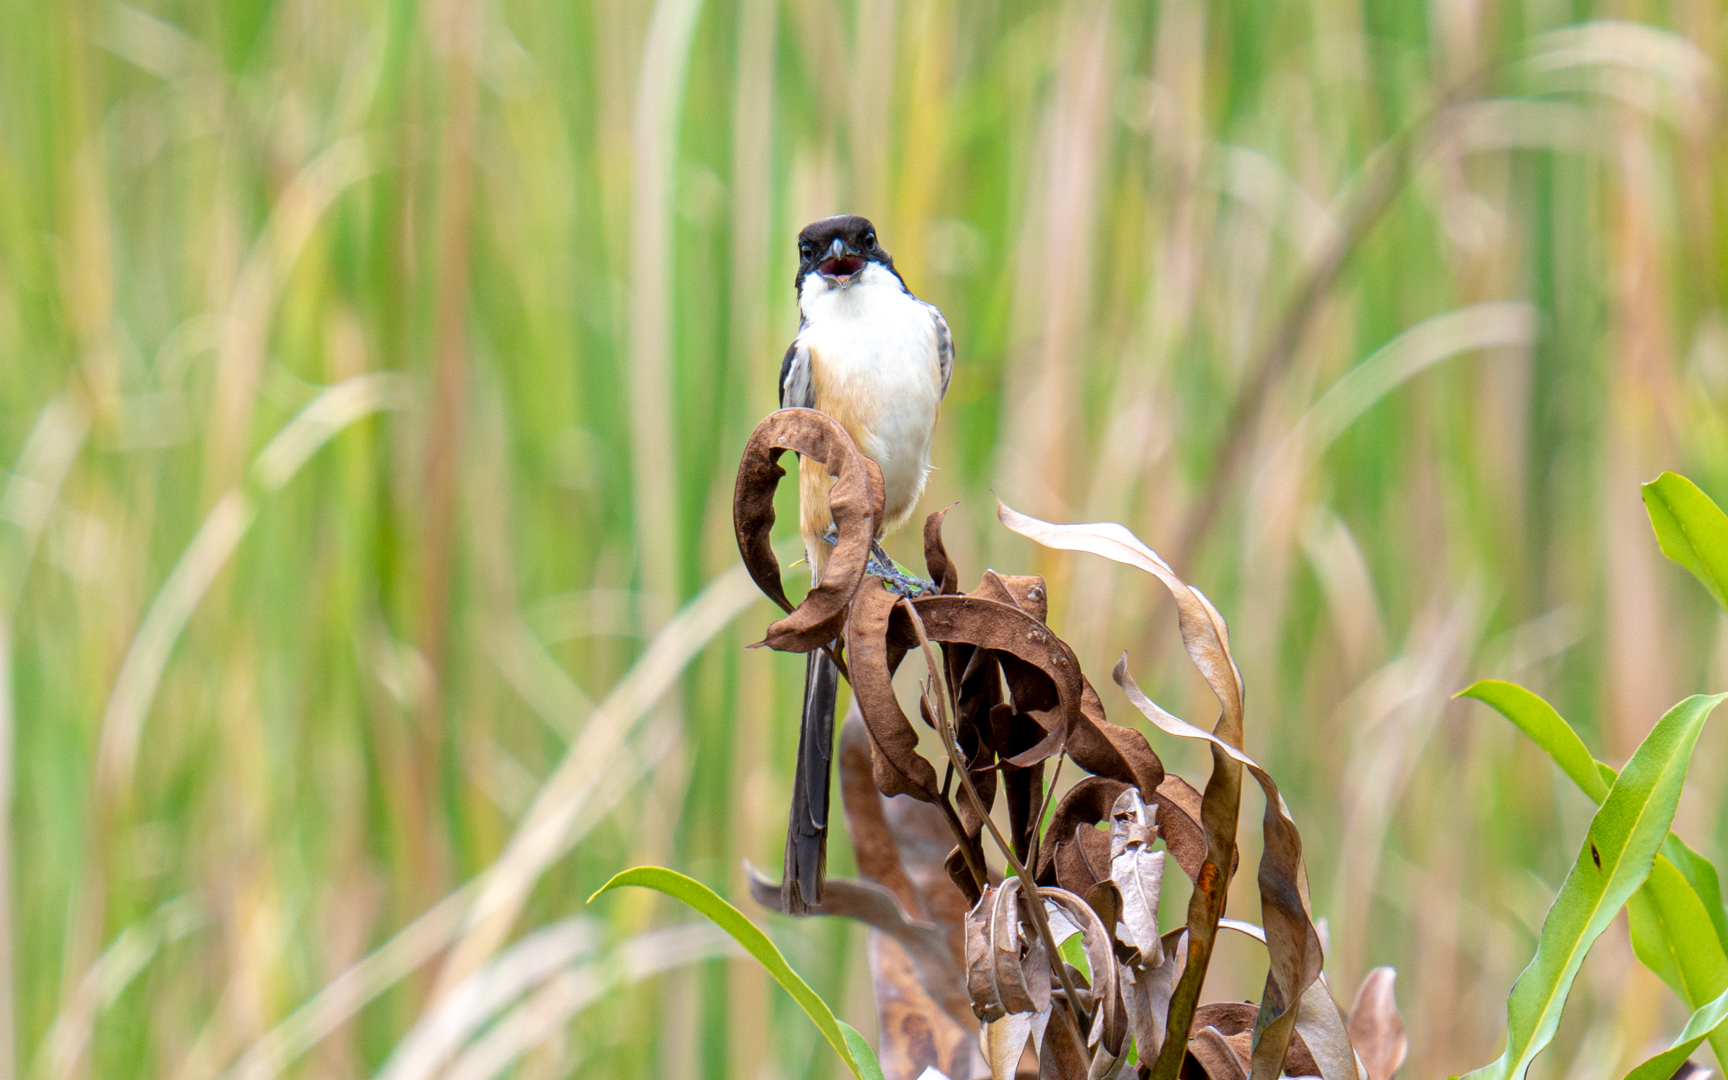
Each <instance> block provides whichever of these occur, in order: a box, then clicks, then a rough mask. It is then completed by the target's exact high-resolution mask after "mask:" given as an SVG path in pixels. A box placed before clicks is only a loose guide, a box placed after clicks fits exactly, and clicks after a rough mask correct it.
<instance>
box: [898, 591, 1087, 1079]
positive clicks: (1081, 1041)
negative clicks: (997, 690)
mask: <svg viewBox="0 0 1728 1080" xmlns="http://www.w3.org/2000/svg"><path fill="white" fill-rule="evenodd" d="M900 602H901V603H902V604H904V605H905V606H906V611H907V613H908V614H910V615H911V616H912V629H913V630H914V631H916V632H917V634H918V647H919V648H920V649H922V650H923V651H924V662H925V664H926V665H927V666H928V667H929V669H930V682H929V684H928V685H927V686H926V687H924V688H923V696H924V702H925V706H926V708H927V709H928V710H929V712H930V713H931V715H933V716H935V717H936V730H937V732H938V733H939V734H940V735H941V736H942V746H943V749H945V750H946V751H947V752H948V760H949V762H950V763H952V764H953V765H954V771H955V772H956V773H958V774H959V775H960V784H961V786H962V787H963V788H965V790H966V796H967V798H969V799H971V800H972V808H973V809H974V810H976V811H977V812H978V816H979V817H980V818H982V819H983V821H984V827H985V828H987V829H989V830H990V836H991V838H992V839H994V840H995V841H996V846H997V847H998V848H1000V849H1001V851H1002V855H1003V857H1004V858H1006V859H1007V860H1008V865H1010V866H1012V867H1013V868H1014V876H1015V877H1017V878H1019V879H1020V892H1021V898H1022V899H1023V900H1025V901H1026V913H1027V914H1028V915H1030V916H1031V918H1032V923H1033V925H1034V926H1036V927H1037V928H1038V936H1039V938H1040V939H1042V940H1043V942H1044V952H1045V954H1046V955H1047V956H1048V957H1049V958H1050V970H1051V971H1053V972H1055V973H1056V977H1057V978H1058V979H1059V980H1061V983H1062V994H1063V996H1064V997H1066V998H1067V999H1068V1009H1069V1015H1068V1017H1067V1022H1068V1024H1069V1027H1070V1031H1069V1034H1071V1035H1072V1036H1073V1037H1074V1045H1075V1046H1082V1047H1083V1046H1085V1045H1086V1038H1085V1036H1084V1035H1083V1034H1082V1029H1083V1028H1084V1027H1085V1026H1086V1024H1087V1023H1089V1018H1088V1016H1087V1013H1086V1010H1085V1008H1084V1007H1082V1006H1081V1004H1080V992H1079V991H1078V990H1076V989H1075V988H1074V980H1073V978H1072V977H1070V976H1069V974H1068V965H1067V964H1065V963H1063V961H1062V954H1061V953H1060V952H1058V951H1057V950H1056V938H1055V935H1053V934H1051V933H1050V922H1049V920H1048V919H1046V918H1045V917H1044V904H1043V901H1042V899H1041V898H1040V896H1039V895H1038V883H1037V882H1036V881H1034V880H1032V874H1031V872H1030V871H1028V870H1027V869H1026V864H1025V863H1023V862H1021V861H1020V859H1019V858H1018V857H1017V856H1016V855H1015V854H1014V845H1012V844H1010V843H1009V842H1008V841H1007V839H1006V838H1005V837H1004V836H1003V835H1002V832H1001V830H1000V829H998V828H997V827H996V822H995V821H994V820H993V819H992V818H991V817H990V811H989V809H988V808H987V807H985V805H984V800H983V799H982V798H980V797H979V795H978V789H977V788H976V787H974V786H973V785H972V773H971V770H969V769H968V768H967V767H966V758H965V756H964V755H963V754H962V753H961V751H960V740H959V739H957V738H956V737H955V735H954V728H953V725H952V724H950V723H949V719H948V706H947V701H946V700H945V695H944V694H938V695H937V698H936V703H935V707H934V708H930V707H929V706H930V691H929V687H931V686H934V687H937V688H938V689H942V688H943V687H944V686H945V684H944V683H943V682H942V679H941V672H940V665H939V664H937V663H936V653H935V651H934V650H933V649H931V648H930V638H929V636H928V635H926V634H925V632H924V620H923V618H921V617H920V616H919V614H918V609H917V608H916V607H915V606H914V605H913V603H912V601H910V600H905V599H902V600H901V601H900ZM952 692H953V688H952V687H946V695H952ZM956 708H958V705H956ZM966 847H967V844H966V839H965V834H964V831H961V835H960V849H961V850H962V851H964V850H966Z"/></svg>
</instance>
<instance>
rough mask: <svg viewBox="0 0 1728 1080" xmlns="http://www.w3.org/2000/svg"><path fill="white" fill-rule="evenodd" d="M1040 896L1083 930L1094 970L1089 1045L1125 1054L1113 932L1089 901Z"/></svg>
mask: <svg viewBox="0 0 1728 1080" xmlns="http://www.w3.org/2000/svg"><path fill="white" fill-rule="evenodd" d="M1038 895H1039V896H1040V897H1042V898H1043V899H1045V900H1047V901H1049V902H1050V903H1052V904H1055V905H1056V906H1057V907H1058V908H1060V909H1061V911H1062V913H1063V914H1064V915H1066V916H1067V917H1068V919H1069V921H1070V922H1072V923H1073V924H1074V925H1075V926H1078V927H1079V928H1080V943H1081V947H1082V948H1084V949H1085V950H1086V965H1087V966H1088V967H1090V968H1091V969H1092V987H1091V989H1092V1006H1091V1008H1092V1030H1091V1031H1089V1032H1087V1034H1086V1045H1087V1046H1088V1047H1089V1048H1095V1047H1098V1046H1099V1045H1100V1044H1102V1046H1103V1047H1104V1048H1105V1049H1107V1050H1109V1051H1110V1053H1111V1054H1112V1055H1118V1054H1120V1053H1122V1042H1123V1039H1124V1038H1125V1037H1126V1035H1127V1032H1128V1018H1127V1016H1126V1015H1125V1014H1124V1012H1123V1009H1122V993H1121V987H1120V986H1119V985H1118V984H1117V971H1116V952H1115V949H1114V948H1112V939H1111V935H1110V933H1109V931H1107V930H1105V928H1104V922H1103V920H1101V919H1100V918H1098V913H1097V912H1095V911H1093V910H1092V908H1091V906H1090V905H1088V904H1087V903H1086V901H1084V900H1082V899H1080V897H1078V896H1075V895H1074V894H1073V893H1071V892H1068V891H1067V890H1066V889H1050V888H1040V889H1039V890H1038Z"/></svg>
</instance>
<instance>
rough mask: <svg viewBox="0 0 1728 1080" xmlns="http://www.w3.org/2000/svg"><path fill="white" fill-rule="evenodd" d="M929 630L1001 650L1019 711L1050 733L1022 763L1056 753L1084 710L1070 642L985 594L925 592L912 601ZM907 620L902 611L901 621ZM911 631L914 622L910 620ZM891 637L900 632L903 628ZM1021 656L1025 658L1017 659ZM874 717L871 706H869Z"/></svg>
mask: <svg viewBox="0 0 1728 1080" xmlns="http://www.w3.org/2000/svg"><path fill="white" fill-rule="evenodd" d="M912 606H913V607H914V608H916V609H917V612H918V617H919V618H920V619H922V620H923V623H924V632H925V633H926V634H927V635H928V636H929V638H930V640H931V641H933V642H939V643H941V644H943V645H970V646H974V647H976V648H980V649H987V650H991V651H992V652H995V653H997V654H1000V655H999V657H998V660H999V662H1002V663H1004V669H1005V670H1006V671H1008V672H1009V674H1010V676H1011V678H1012V686H1013V691H1014V696H1015V703H1016V711H1018V712H1022V713H1026V714H1029V715H1031V716H1032V718H1033V719H1034V720H1036V721H1037V722H1038V725H1039V727H1041V728H1043V730H1044V732H1045V734H1046V738H1045V739H1044V740H1043V741H1042V742H1040V743H1039V744H1038V746H1037V750H1036V753H1032V752H1028V753H1024V754H1020V755H1017V756H1016V757H1015V758H1014V759H1013V764H1015V765H1016V766H1019V767H1021V768H1025V767H1027V766H1030V765H1033V764H1035V763H1036V762H1038V761H1042V760H1044V759H1045V758H1048V757H1052V756H1054V755H1055V754H1056V753H1057V752H1058V751H1060V750H1061V749H1062V740H1063V738H1064V737H1065V736H1066V735H1067V732H1068V730H1069V728H1070V727H1072V726H1073V724H1074V722H1075V720H1076V718H1077V717H1079V715H1080V697H1081V694H1082V693H1083V691H1084V680H1083V678H1082V676H1081V674H1080V662H1079V661H1078V660H1076V659H1075V658H1074V653H1073V651H1072V650H1070V649H1069V648H1068V645H1067V643H1066V642H1064V641H1063V640H1062V639H1061V638H1059V637H1057V636H1056V635H1055V634H1054V633H1052V632H1051V631H1050V628H1049V627H1048V626H1045V625H1044V623H1043V622H1042V621H1041V620H1039V619H1038V618H1036V617H1035V616H1033V615H1031V614H1030V613H1028V612H1026V611H1024V610H1022V609H1021V608H1019V607H1017V606H1015V605H1013V604H1009V603H1003V602H1000V601H996V600H988V599H985V598H983V597H980V596H925V597H920V598H918V599H917V600H914V601H912ZM902 619H907V616H906V615H905V614H904V613H903V612H898V611H897V612H896V613H895V615H894V616H893V620H894V621H895V622H899V621H900V620H902ZM907 628H908V629H907V631H906V632H907V633H910V622H909V621H908V622H907ZM890 636H895V637H898V636H899V631H898V628H894V629H893V630H891V632H890ZM1014 661H1019V663H1017V664H1016V663H1014ZM865 715H866V719H868V716H869V713H868V707H866V713H865Z"/></svg>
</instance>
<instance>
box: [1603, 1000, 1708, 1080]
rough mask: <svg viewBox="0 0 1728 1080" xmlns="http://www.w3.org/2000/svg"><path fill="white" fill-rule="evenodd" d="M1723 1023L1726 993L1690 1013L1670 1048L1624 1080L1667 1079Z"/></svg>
mask: <svg viewBox="0 0 1728 1080" xmlns="http://www.w3.org/2000/svg"><path fill="white" fill-rule="evenodd" d="M1723 1020H1728V993H1724V994H1723V995H1722V996H1721V997H1718V998H1716V999H1715V1000H1714V1001H1711V1002H1709V1003H1708V1004H1706V1005H1705V1006H1704V1007H1703V1008H1701V1009H1699V1010H1698V1011H1697V1012H1695V1013H1693V1014H1692V1018H1691V1019H1689V1020H1687V1021H1686V1029H1685V1030H1684V1031H1682V1032H1681V1033H1680V1037H1679V1038H1678V1039H1676V1040H1674V1045H1673V1046H1670V1047H1669V1048H1668V1049H1666V1050H1664V1051H1662V1052H1661V1053H1660V1054H1657V1055H1656V1056H1655V1057H1653V1058H1651V1059H1650V1060H1649V1061H1646V1062H1644V1064H1642V1065H1640V1066H1638V1067H1637V1068H1636V1069H1633V1070H1632V1071H1631V1072H1629V1073H1627V1074H1626V1080H1668V1078H1669V1077H1671V1076H1673V1075H1674V1074H1675V1073H1676V1072H1677V1071H1679V1069H1680V1066H1681V1065H1682V1064H1684V1063H1685V1061H1686V1059H1687V1057H1689V1056H1690V1055H1691V1053H1692V1051H1694V1050H1696V1049H1698V1044H1699V1043H1701V1042H1703V1041H1704V1039H1705V1038H1706V1037H1707V1036H1709V1035H1710V1034H1712V1033H1713V1032H1715V1031H1716V1029H1717V1028H1719V1027H1721V1026H1722V1021H1723Z"/></svg>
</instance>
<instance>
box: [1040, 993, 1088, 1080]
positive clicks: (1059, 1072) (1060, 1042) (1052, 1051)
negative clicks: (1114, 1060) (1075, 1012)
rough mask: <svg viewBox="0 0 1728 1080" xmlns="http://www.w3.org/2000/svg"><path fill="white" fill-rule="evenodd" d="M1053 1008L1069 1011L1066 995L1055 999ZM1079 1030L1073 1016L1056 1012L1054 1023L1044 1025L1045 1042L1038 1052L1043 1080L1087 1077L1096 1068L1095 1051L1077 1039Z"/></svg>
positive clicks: (1082, 1078) (1085, 1079)
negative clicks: (1094, 1065)
mask: <svg viewBox="0 0 1728 1080" xmlns="http://www.w3.org/2000/svg"><path fill="white" fill-rule="evenodd" d="M1050 1010H1051V1012H1052V1013H1053V1014H1054V1013H1058V1012H1062V1013H1066V1012H1068V1002H1067V1000H1066V999H1063V998H1057V999H1055V1000H1054V1001H1052V1002H1051V1006H1050ZM1076 1030H1078V1029H1077V1028H1076V1026H1075V1024H1074V1022H1073V1017H1072V1015H1071V1014H1070V1015H1069V1016H1066V1017H1064V1016H1060V1015H1053V1016H1052V1017H1051V1023H1050V1024H1049V1025H1048V1026H1046V1027H1045V1029H1044V1040H1043V1045H1042V1046H1041V1047H1040V1048H1039V1052H1038V1078H1039V1080H1087V1076H1088V1074H1089V1073H1090V1072H1091V1071H1092V1055H1091V1054H1090V1053H1088V1052H1087V1050H1086V1048H1085V1047H1084V1046H1081V1045H1079V1044H1078V1043H1076V1042H1075V1041H1074V1032H1075V1031H1076Z"/></svg>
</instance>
